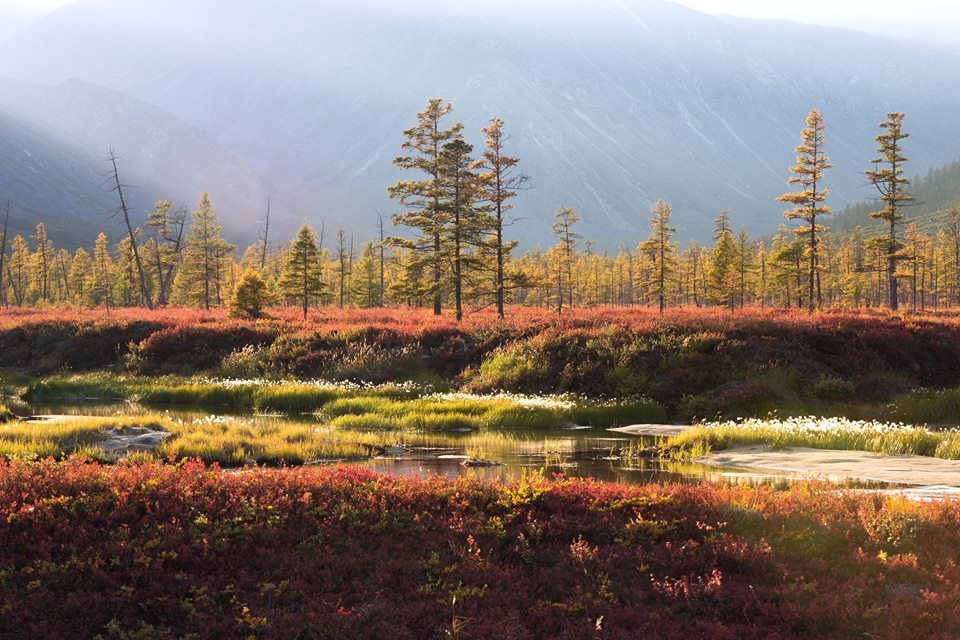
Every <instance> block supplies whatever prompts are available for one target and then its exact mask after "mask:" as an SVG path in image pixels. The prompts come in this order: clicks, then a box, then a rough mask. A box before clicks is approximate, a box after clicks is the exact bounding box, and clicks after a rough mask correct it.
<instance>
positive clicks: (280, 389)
mask: <svg viewBox="0 0 960 640" xmlns="http://www.w3.org/2000/svg"><path fill="white" fill-rule="evenodd" d="M23 397H24V399H25V400H27V401H29V402H51V401H60V402H62V401H67V402H70V401H77V400H90V399H99V400H129V401H134V402H139V403H141V404H145V405H150V406H157V407H159V406H200V407H209V408H224V409H229V410H236V411H256V412H259V413H279V414H286V415H296V414H307V413H315V414H316V415H317V416H319V417H320V418H321V419H322V420H324V421H326V422H328V423H330V424H332V425H335V426H338V427H341V428H351V429H358V430H369V429H405V430H419V431H456V430H464V429H549V428H555V427H562V426H567V425H580V426H602V427H610V426H616V425H623V424H629V423H633V422H663V421H665V420H666V413H665V411H664V410H663V408H662V407H660V406H659V405H658V404H656V403H654V402H652V401H648V400H643V399H640V400H632V401H623V402H590V401H585V400H574V399H567V398H554V397H542V398H540V397H528V396H516V395H509V394H502V395H497V396H474V395H469V394H456V393H454V394H429V395H428V393H427V390H425V389H423V388H421V387H416V386H410V385H382V386H358V385H350V384H331V383H326V382H273V381H263V380H249V381H244V380H210V379H205V378H182V377H172V376H168V377H161V378H141V377H124V376H118V375H114V374H106V373H97V374H82V375H66V376H53V377H49V378H45V379H42V380H37V381H34V382H32V383H31V384H30V385H29V386H28V387H27V389H26V391H25V393H24V394H23Z"/></svg>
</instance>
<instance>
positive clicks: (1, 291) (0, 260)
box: [0, 200, 10, 307]
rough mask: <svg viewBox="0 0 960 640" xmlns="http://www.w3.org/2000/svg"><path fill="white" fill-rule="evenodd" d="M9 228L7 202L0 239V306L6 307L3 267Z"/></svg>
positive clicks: (8, 205)
mask: <svg viewBox="0 0 960 640" xmlns="http://www.w3.org/2000/svg"><path fill="white" fill-rule="evenodd" d="M9 226H10V201H9V200H7V212H6V215H5V216H4V217H3V237H2V238H0V305H2V306H4V307H5V306H7V288H6V287H4V286H3V267H4V265H5V264H6V257H7V229H8V228H9Z"/></svg>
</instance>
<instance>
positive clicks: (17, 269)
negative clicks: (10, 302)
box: [7, 235, 30, 307]
mask: <svg viewBox="0 0 960 640" xmlns="http://www.w3.org/2000/svg"><path fill="white" fill-rule="evenodd" d="M7 280H8V281H9V282H10V288H11V289H12V290H13V299H14V302H16V304H17V306H18V307H22V306H23V305H25V304H27V302H28V301H27V291H28V289H29V288H30V247H29V246H27V241H26V240H24V239H23V236H20V235H18V236H16V237H14V239H13V242H12V243H11V244H10V261H9V262H8V263H7Z"/></svg>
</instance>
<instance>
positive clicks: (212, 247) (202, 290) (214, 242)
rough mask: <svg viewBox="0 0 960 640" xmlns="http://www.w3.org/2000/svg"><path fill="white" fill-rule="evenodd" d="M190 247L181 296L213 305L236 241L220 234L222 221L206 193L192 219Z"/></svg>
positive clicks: (185, 258)
mask: <svg viewBox="0 0 960 640" xmlns="http://www.w3.org/2000/svg"><path fill="white" fill-rule="evenodd" d="M186 243H187V248H186V251H185V255H184V256H183V264H182V265H181V267H180V270H179V272H178V274H177V277H178V280H179V283H178V284H179V287H178V288H179V297H180V298H181V299H183V300H186V301H188V302H190V303H191V304H199V305H200V306H202V307H203V308H204V309H210V308H211V307H212V306H215V305H217V304H219V301H220V299H221V298H220V289H221V285H222V283H221V278H222V277H223V266H224V265H223V263H224V261H225V259H226V258H227V257H228V256H229V255H230V254H231V253H232V252H233V249H234V247H233V245H231V244H229V243H227V241H226V240H224V239H223V237H222V236H221V235H220V221H219V220H218V219H217V215H216V213H215V212H214V210H213V205H212V204H211V203H210V196H209V195H208V194H206V193H205V194H203V195H202V196H201V197H200V202H199V203H198V204H197V208H196V210H195V211H194V212H193V214H192V216H191V221H190V233H189V234H188V235H187V240H186Z"/></svg>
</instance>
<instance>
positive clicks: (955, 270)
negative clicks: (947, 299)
mask: <svg viewBox="0 0 960 640" xmlns="http://www.w3.org/2000/svg"><path fill="white" fill-rule="evenodd" d="M943 240H944V241H943V243H942V244H943V245H944V247H945V249H946V254H947V256H948V259H947V262H946V265H947V267H948V268H947V273H948V275H949V282H950V284H949V286H950V290H951V291H952V295H951V299H952V301H953V302H954V303H958V302H960V208H958V207H951V208H950V209H949V210H948V211H947V215H946V218H945V219H944V224H943Z"/></svg>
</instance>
